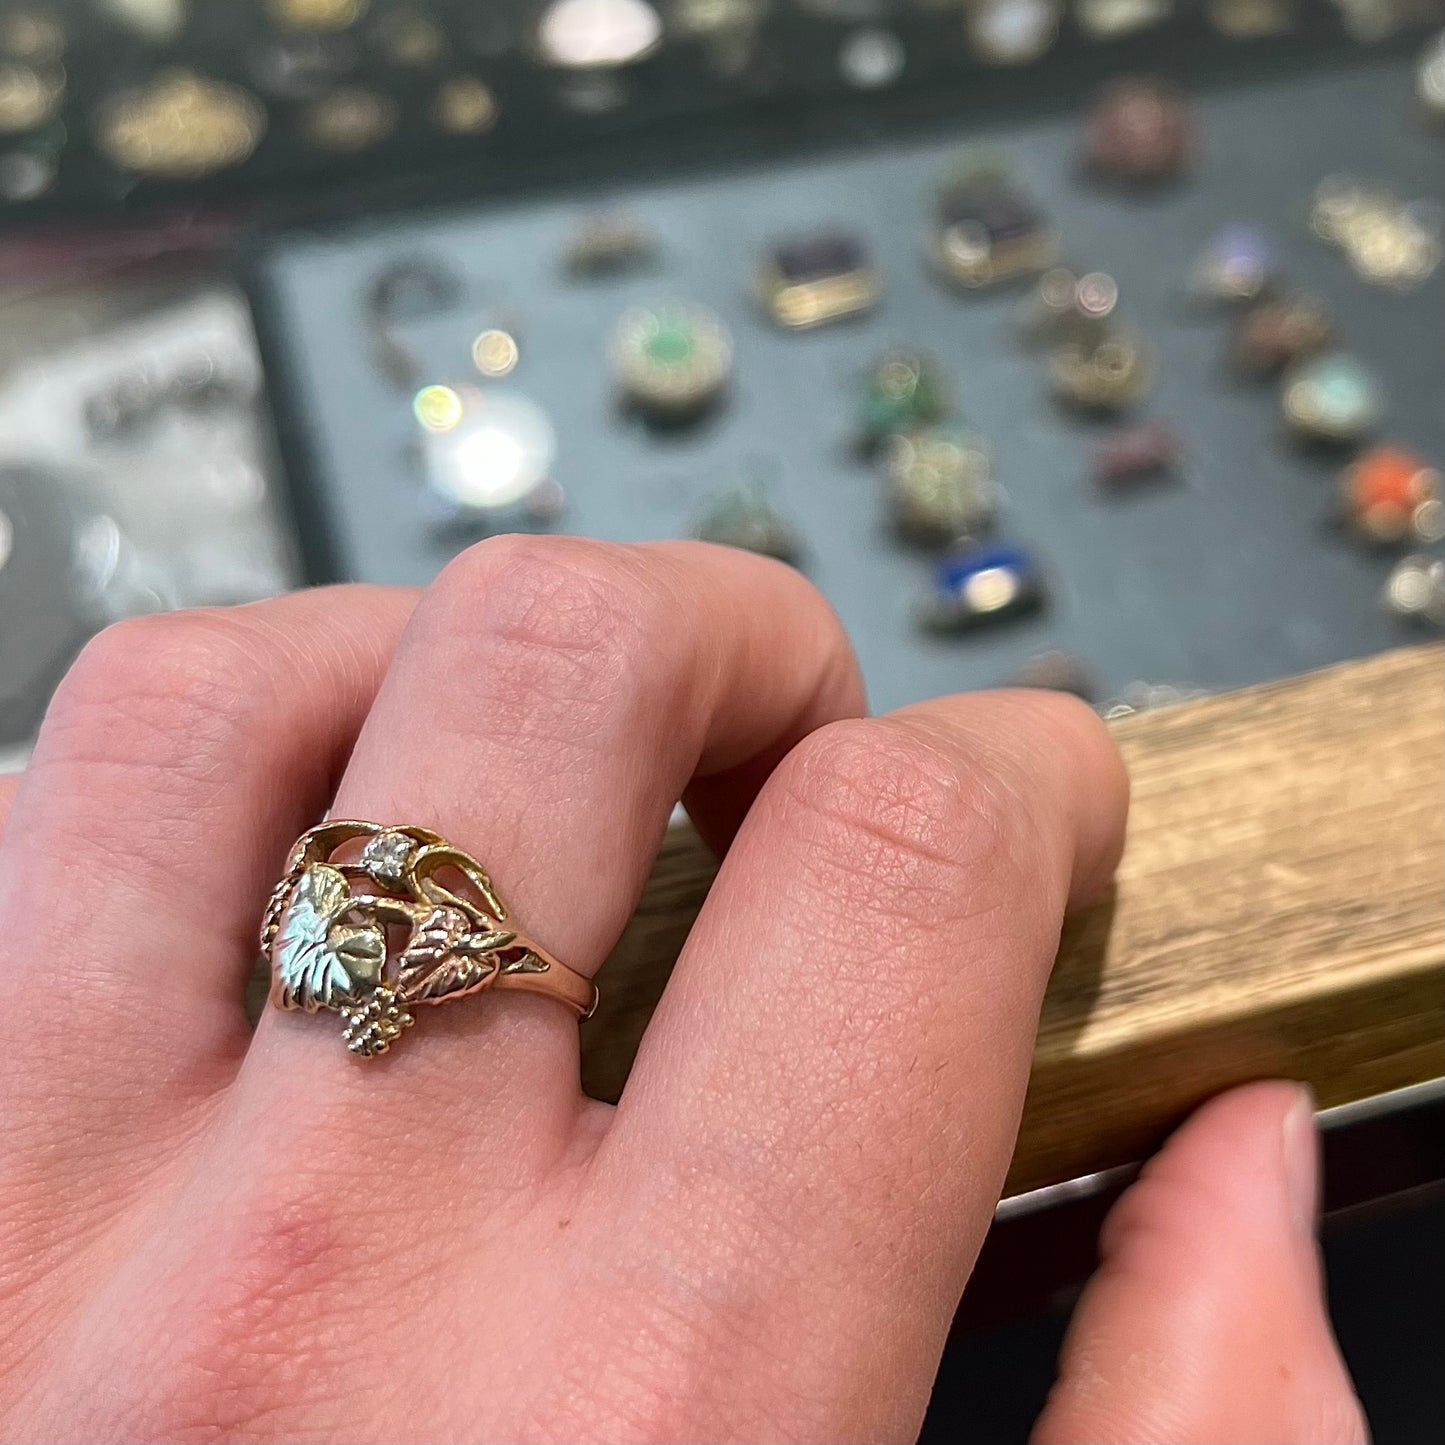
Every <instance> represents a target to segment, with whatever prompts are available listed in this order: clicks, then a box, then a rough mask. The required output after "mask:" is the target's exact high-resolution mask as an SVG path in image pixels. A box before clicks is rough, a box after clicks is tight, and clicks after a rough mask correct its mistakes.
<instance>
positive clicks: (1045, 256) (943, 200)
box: [931, 166, 1057, 290]
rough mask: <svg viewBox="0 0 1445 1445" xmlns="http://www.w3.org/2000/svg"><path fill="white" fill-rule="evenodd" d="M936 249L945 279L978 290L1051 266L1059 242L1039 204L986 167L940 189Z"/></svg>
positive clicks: (933, 243)
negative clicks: (1037, 205)
mask: <svg viewBox="0 0 1445 1445" xmlns="http://www.w3.org/2000/svg"><path fill="white" fill-rule="evenodd" d="M931 249H932V253H933V258H934V261H935V263H936V264H937V266H938V268H939V270H940V271H941V272H942V274H943V275H944V277H945V278H946V279H948V280H950V281H952V282H954V283H955V284H956V285H959V286H964V287H967V288H969V289H970V290H972V289H976V288H978V287H981V286H992V285H995V284H997V283H998V282H1000V281H1009V280H1012V279H1014V278H1015V277H1019V276H1031V275H1034V274H1036V273H1037V272H1039V271H1043V270H1046V269H1047V268H1048V267H1049V266H1050V265H1052V264H1053V261H1054V257H1055V254H1056V251H1057V242H1056V239H1055V237H1054V233H1053V231H1052V229H1051V228H1050V227H1049V225H1048V223H1047V222H1046V221H1045V220H1044V218H1043V216H1042V214H1041V213H1040V212H1039V211H1038V210H1037V209H1036V208H1035V207H1034V205H1033V203H1032V202H1031V201H1029V200H1028V199H1027V198H1026V197H1025V196H1023V195H1022V194H1021V193H1020V192H1019V191H1018V190H1016V189H1015V188H1014V187H1013V186H1012V185H1010V184H1009V182H1008V181H1007V179H1006V178H1005V177H1004V175H1003V173H1002V172H1001V171H999V170H998V169H996V168H994V167H989V166H982V167H976V168H975V169H973V170H971V171H967V172H965V173H964V174H962V175H960V176H958V177H956V178H955V179H953V180H952V181H949V182H947V183H946V184H945V185H944V186H942V187H941V188H940V189H939V192H938V195H937V198H936V200H935V203H934V213H933V229H932V236H931Z"/></svg>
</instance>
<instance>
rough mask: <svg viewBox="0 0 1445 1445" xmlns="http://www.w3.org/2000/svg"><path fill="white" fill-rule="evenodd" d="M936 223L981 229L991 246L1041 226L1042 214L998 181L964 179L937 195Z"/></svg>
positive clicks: (1024, 234) (950, 226)
mask: <svg viewBox="0 0 1445 1445" xmlns="http://www.w3.org/2000/svg"><path fill="white" fill-rule="evenodd" d="M938 224H939V226H940V227H942V228H943V229H944V230H949V229H951V228H953V227H954V226H968V225H972V226H978V227H980V228H982V230H983V232H984V234H985V235H986V236H987V237H988V239H989V243H990V244H991V245H998V244H999V243H1000V242H1007V241H1017V240H1021V239H1022V238H1024V237H1026V236H1032V235H1036V234H1037V233H1038V232H1039V231H1041V230H1042V229H1043V224H1044V222H1043V217H1042V216H1041V215H1040V214H1039V212H1038V211H1037V210H1035V209H1034V207H1033V206H1031V205H1030V204H1029V202H1028V201H1027V200H1025V199H1024V197H1022V196H1021V195H1019V194H1018V192H1017V191H1012V190H1010V189H1009V188H1008V187H1007V186H1006V185H1004V184H1003V183H1002V182H1000V181H996V180H988V181H964V182H962V183H960V184H959V185H956V186H952V187H950V188H949V189H947V190H945V191H944V192H943V193H942V194H941V195H940V196H939V198H938Z"/></svg>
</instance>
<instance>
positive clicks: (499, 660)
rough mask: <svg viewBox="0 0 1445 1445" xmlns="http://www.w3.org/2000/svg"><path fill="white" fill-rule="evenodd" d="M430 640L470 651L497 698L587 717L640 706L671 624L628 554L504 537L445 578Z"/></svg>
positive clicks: (435, 599)
mask: <svg viewBox="0 0 1445 1445" xmlns="http://www.w3.org/2000/svg"><path fill="white" fill-rule="evenodd" d="M423 606H424V609H425V618H424V622H423V626H424V627H425V629H426V631H427V636H428V640H435V641H436V642H437V643H439V644H441V645H444V646H449V647H451V648H453V649H456V648H458V647H460V648H462V649H463V650H464V651H465V652H466V653H467V654H469V655H470V656H472V657H473V658H475V660H476V663H477V665H478V667H479V669H482V670H483V671H484V674H485V675H486V676H487V677H488V678H489V680H490V682H491V684H492V689H491V690H492V692H493V695H494V696H496V697H497V698H499V699H512V700H514V701H517V702H521V703H527V704H531V703H535V702H537V701H538V700H543V701H546V702H548V703H550V704H556V703H566V704H568V705H570V706H573V707H581V708H585V709H588V710H592V709H594V708H596V707H597V706H598V705H600V704H605V705H606V706H607V707H608V708H609V710H610V711H612V712H614V713H615V712H616V711H617V710H618V709H619V708H622V709H624V710H630V709H632V708H635V707H636V706H637V705H638V703H639V701H640V696H639V695H640V694H641V693H642V692H643V691H644V690H645V682H646V677H647V676H648V674H649V672H650V671H651V670H650V669H647V668H645V666H644V664H645V662H646V660H647V658H648V655H649V654H652V655H653V656H654V657H655V655H656V652H657V651H658V649H659V648H660V647H662V646H665V645H667V642H668V640H669V638H670V636H671V634H670V631H669V626H670V619H669V614H668V610H667V608H666V606H665V605H664V601H663V597H662V595H661V592H660V590H659V589H658V588H657V587H655V586H653V585H651V583H650V582H649V580H648V578H647V576H646V574H645V572H644V570H643V569H642V568H641V567H640V566H639V565H638V562H637V560H636V557H635V555H634V554H632V553H631V552H630V551H629V549H627V548H624V547H621V546H616V545H611V544H607V543H596V542H587V541H583V540H580V539H575V538H543V537H521V536H517V537H498V538H493V539H490V540H489V541H486V542H482V543H479V544H478V545H477V546H475V547H472V548H470V549H469V550H468V551H467V552H464V553H463V554H462V555H461V556H460V557H458V558H457V559H455V560H454V561H453V562H452V563H450V564H449V565H448V567H447V568H446V569H445V570H444V571H443V572H442V574H441V575H440V576H439V577H438V579H437V580H436V582H435V583H433V586H432V589H431V592H430V593H429V595H428V599H427V601H426V602H425V603H424V604H423Z"/></svg>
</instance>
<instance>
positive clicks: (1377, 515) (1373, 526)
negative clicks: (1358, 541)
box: [1340, 446, 1445, 542]
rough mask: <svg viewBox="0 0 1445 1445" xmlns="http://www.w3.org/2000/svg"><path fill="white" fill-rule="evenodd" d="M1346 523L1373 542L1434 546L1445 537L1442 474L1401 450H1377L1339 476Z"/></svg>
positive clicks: (1357, 461)
mask: <svg viewBox="0 0 1445 1445" xmlns="http://www.w3.org/2000/svg"><path fill="white" fill-rule="evenodd" d="M1340 492H1341V501H1342V503H1343V505H1344V511H1345V516H1346V519H1347V520H1348V521H1349V523H1350V525H1351V526H1352V527H1354V529H1355V530H1356V531H1357V532H1358V533H1360V535H1361V536H1363V537H1365V538H1367V539H1368V540H1370V541H1372V542H1436V541H1439V540H1440V537H1441V536H1442V533H1445V507H1442V505H1441V500H1440V473H1439V471H1438V470H1437V469H1436V468H1434V467H1432V466H1430V465H1429V464H1428V463H1426V462H1424V461H1422V460H1421V459H1420V458H1419V457H1417V456H1414V455H1413V454H1411V453H1410V452H1407V451H1405V450H1404V448H1403V447H1394V446H1380V447H1374V448H1373V449H1372V450H1370V451H1368V452H1366V453H1365V454H1364V455H1363V456H1361V457H1360V458H1358V459H1357V460H1356V461H1355V462H1353V463H1352V464H1351V465H1350V466H1348V467H1346V468H1345V470H1344V474H1343V475H1342V476H1341V478H1340Z"/></svg>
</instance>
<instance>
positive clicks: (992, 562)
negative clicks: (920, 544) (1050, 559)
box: [936, 542, 1039, 596]
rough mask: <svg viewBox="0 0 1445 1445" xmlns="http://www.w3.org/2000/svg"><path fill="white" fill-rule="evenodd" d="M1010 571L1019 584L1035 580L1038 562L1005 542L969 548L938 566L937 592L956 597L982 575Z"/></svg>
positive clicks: (952, 555) (1019, 548)
mask: <svg viewBox="0 0 1445 1445" xmlns="http://www.w3.org/2000/svg"><path fill="white" fill-rule="evenodd" d="M993 571H1001V572H1009V573H1012V574H1013V575H1014V576H1015V577H1017V578H1018V579H1019V581H1020V582H1021V583H1031V582H1033V581H1035V580H1036V579H1037V577H1038V571H1039V568H1038V563H1037V562H1036V561H1035V559H1034V557H1033V556H1032V554H1030V553H1029V552H1027V551H1025V549H1024V548H1022V547H1018V546H1014V545H1012V544H1010V543H1006V542H998V543H990V544H989V545H987V546H983V547H969V548H967V549H965V550H964V551H961V552H953V553H950V554H949V555H948V556H947V557H945V558H944V559H943V561H942V562H940V563H939V565H938V572H937V576H936V581H937V585H938V590H939V591H940V592H944V593H948V594H949V595H951V596H956V595H957V594H959V593H961V592H962V591H963V590H964V588H965V587H967V586H968V583H969V581H970V579H972V578H974V577H977V576H978V575H979V573H981V572H993Z"/></svg>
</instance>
